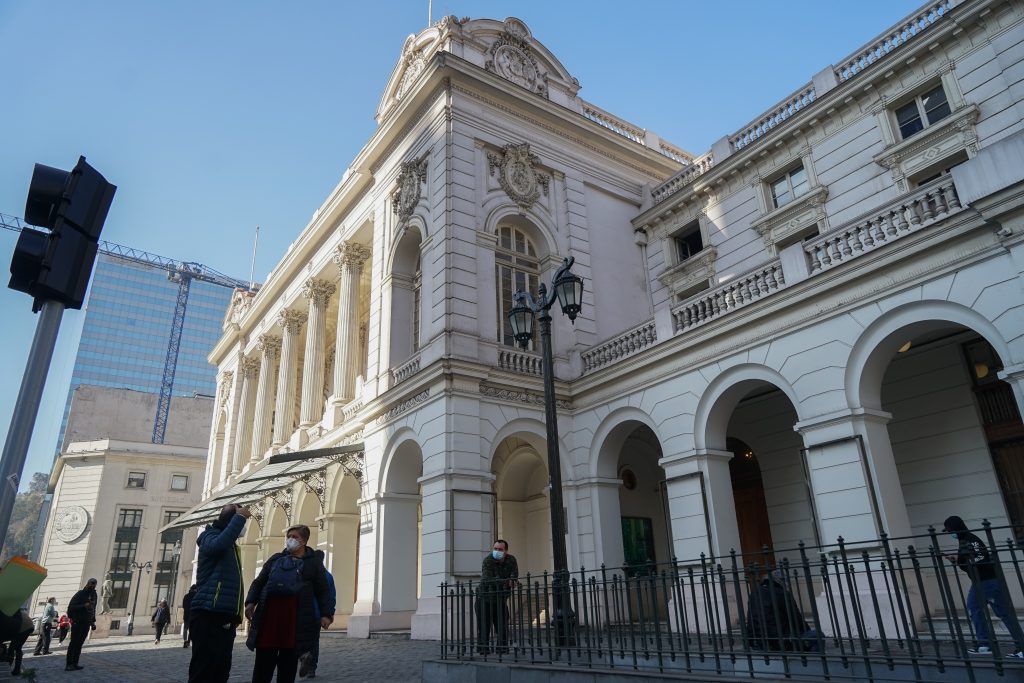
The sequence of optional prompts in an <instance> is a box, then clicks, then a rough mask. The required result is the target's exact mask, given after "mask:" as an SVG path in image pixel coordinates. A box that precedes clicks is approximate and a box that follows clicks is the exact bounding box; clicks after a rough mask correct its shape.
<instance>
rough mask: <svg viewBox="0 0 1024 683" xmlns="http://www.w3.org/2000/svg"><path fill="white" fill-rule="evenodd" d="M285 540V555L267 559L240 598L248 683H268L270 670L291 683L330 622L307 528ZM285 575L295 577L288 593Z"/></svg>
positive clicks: (319, 557) (320, 561)
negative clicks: (250, 656)
mask: <svg viewBox="0 0 1024 683" xmlns="http://www.w3.org/2000/svg"><path fill="white" fill-rule="evenodd" d="M285 535H286V537H287V544H286V548H285V551H284V552H281V553H275V554H274V555H271V556H270V558H269V559H268V560H267V561H266V562H265V563H264V564H263V567H262V569H260V573H259V576H257V577H256V579H255V580H254V581H253V582H252V584H251V585H250V586H249V592H248V594H246V596H245V616H246V618H247V619H249V620H250V621H251V622H252V625H251V626H250V628H249V636H248V638H246V641H245V645H246V647H248V648H249V649H250V650H254V651H255V652H256V661H255V663H254V665H253V671H252V683H270V681H271V680H272V679H273V677H274V670H275V669H277V682H278V683H294V681H295V674H296V673H297V671H298V664H299V657H300V655H302V654H304V653H306V652H310V651H311V650H312V649H313V646H314V644H315V641H316V640H317V639H318V638H319V637H320V632H319V629H322V628H324V629H325V628H327V627H329V626H330V625H331V623H332V622H333V621H334V607H333V605H332V604H331V602H330V589H329V587H328V584H327V569H326V568H325V567H324V556H323V553H318V552H316V551H314V550H313V549H312V548H310V547H308V546H307V545H306V544H307V543H308V542H309V527H308V526H305V525H297V526H293V527H290V528H289V529H288V530H287V532H286V534H285ZM296 567H297V569H296ZM286 571H287V572H291V571H297V573H298V576H297V578H296V581H295V582H294V589H295V590H294V591H292V590H291V588H292V586H293V584H292V582H291V581H290V580H288V579H286V578H285V577H284V574H285V572H286ZM314 601H315V602H316V604H317V607H316V608H314V607H313V603H314ZM318 613H319V615H320V616H319V618H317V614H318Z"/></svg>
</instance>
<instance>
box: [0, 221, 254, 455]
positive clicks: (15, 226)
mask: <svg viewBox="0 0 1024 683" xmlns="http://www.w3.org/2000/svg"><path fill="white" fill-rule="evenodd" d="M28 227H29V226H28V225H26V224H25V222H24V221H23V220H21V219H20V218H18V217H17V216H10V215H8V214H5V213H0V228H4V229H5V230H10V231H12V232H19V233H20V232H21V231H22V230H24V229H26V228H28ZM98 251H99V253H101V254H107V255H110V256H115V257H117V258H119V259H122V260H125V261H132V262H134V263H140V264H143V265H146V266H157V267H158V268H163V269H164V270H166V271H167V279H168V280H170V281H171V282H174V283H176V284H177V285H178V296H177V300H176V301H175V304H174V316H173V318H172V319H171V333H170V336H169V337H168V341H167V356H166V358H165V359H164V370H163V378H162V380H161V383H160V399H159V400H158V401H157V405H156V416H155V418H154V420H153V438H152V441H153V443H163V442H164V436H165V434H166V432H167V416H168V415H169V414H170V410H171V394H172V392H173V390H174V375H175V372H176V371H177V367H178V349H179V348H180V346H181V333H182V330H183V329H184V327H185V311H186V310H187V309H188V295H189V291H190V289H191V287H192V281H193V280H199V281H200V282H209V283H210V284H213V285H218V286H220V287H229V288H231V289H244V290H246V291H256V289H257V288H258V287H257V286H256V285H255V284H253V283H251V282H244V281H242V280H237V279H235V278H233V277H230V276H228V275H225V274H223V273H219V272H217V271H216V270H214V269H213V268H210V267H209V266H204V265H203V264H201V263H195V262H193V261H178V260H175V259H169V258H167V257H164V256H158V255H156V254H151V253H149V252H147V251H142V250H140V249H133V248H131V247H126V246H124V245H123V244H115V243H113V242H105V241H101V242H100V243H99V248H98Z"/></svg>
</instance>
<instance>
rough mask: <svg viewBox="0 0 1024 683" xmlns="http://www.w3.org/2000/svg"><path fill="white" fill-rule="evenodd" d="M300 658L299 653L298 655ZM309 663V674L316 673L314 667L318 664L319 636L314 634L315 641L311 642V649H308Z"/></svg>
mask: <svg viewBox="0 0 1024 683" xmlns="http://www.w3.org/2000/svg"><path fill="white" fill-rule="evenodd" d="M300 656H301V653H300ZM307 659H308V661H309V664H308V665H307V666H308V669H309V671H311V672H314V673H315V672H316V665H317V664H319V663H320V634H319V633H317V634H316V640H314V641H313V647H311V648H309V657H308V658H307Z"/></svg>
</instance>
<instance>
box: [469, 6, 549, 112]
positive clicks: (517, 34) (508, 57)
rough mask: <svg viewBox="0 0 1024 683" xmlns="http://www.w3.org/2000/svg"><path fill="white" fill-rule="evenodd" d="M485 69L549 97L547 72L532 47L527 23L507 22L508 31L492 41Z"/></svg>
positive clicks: (506, 29) (511, 20)
mask: <svg viewBox="0 0 1024 683" xmlns="http://www.w3.org/2000/svg"><path fill="white" fill-rule="evenodd" d="M484 68H485V69H487V70H488V71H490V72H491V73H496V74H498V75H499V76H501V77H502V78H504V79H506V80H508V81H511V82H513V83H515V84H516V85H518V86H520V87H523V88H526V89H527V90H529V91H530V92H535V93H537V94H538V95H543V96H545V97H547V93H548V86H547V82H546V80H547V79H546V75H545V74H542V73H541V71H540V67H539V66H538V65H537V60H536V59H534V57H533V54H532V53H531V50H530V42H529V33H528V32H527V29H526V26H524V25H523V24H522V23H521V22H519V21H517V20H515V19H507V20H506V21H505V30H504V31H503V32H502V34H501V35H500V36H499V37H498V39H497V40H496V41H494V43H492V44H491V49H490V58H489V59H488V60H487V61H486V62H485V63H484Z"/></svg>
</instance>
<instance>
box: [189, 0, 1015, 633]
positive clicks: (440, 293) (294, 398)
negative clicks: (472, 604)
mask: <svg viewBox="0 0 1024 683" xmlns="http://www.w3.org/2000/svg"><path fill="white" fill-rule="evenodd" d="M879 28H880V29H883V28H884V30H883V31H882V32H881V33H880V34H879V35H878V36H876V37H874V38H870V40H867V42H866V43H865V45H864V46H863V48H861V49H859V50H857V51H856V52H854V53H853V54H851V55H848V56H846V57H842V56H841V55H836V57H837V61H835V63H834V64H831V65H822V69H821V70H820V71H819V72H818V73H816V74H808V81H807V83H805V84H804V85H803V86H802V87H801V88H799V89H798V90H797V91H795V92H793V93H791V94H787V95H785V97H782V98H781V99H780V101H779V103H778V104H777V105H776V106H773V107H771V108H770V109H769V110H768V111H765V112H763V113H761V114H757V115H756V116H754V117H753V119H752V120H751V121H750V123H749V125H746V126H744V127H743V128H741V129H740V130H738V131H734V132H731V133H729V132H725V131H724V132H725V133H727V134H725V135H724V136H723V137H722V138H721V139H720V140H719V141H718V142H716V143H715V144H714V145H713V146H712V148H711V149H710V150H707V151H705V152H704V153H702V154H697V155H695V154H690V153H688V152H686V151H684V150H682V149H680V148H679V147H676V146H674V145H672V144H670V143H668V142H667V141H665V140H662V139H660V138H659V137H658V136H657V135H656V134H654V133H653V132H652V131H648V130H645V129H644V128H642V127H641V126H639V125H636V124H633V123H630V122H628V121H625V120H623V119H621V118H619V117H617V116H615V115H613V114H611V113H609V112H606V111H604V110H602V109H601V108H600V107H598V106H596V105H594V104H592V103H590V102H588V101H586V100H584V99H583V98H581V97H580V95H579V92H580V90H581V84H580V83H579V82H578V81H577V80H576V79H575V78H574V77H573V75H572V73H571V71H570V69H569V68H567V66H566V65H563V64H562V63H561V62H560V61H559V60H558V58H557V57H556V56H555V52H556V50H557V36H547V37H545V38H546V39H547V40H550V41H553V42H552V43H550V44H547V45H546V44H544V43H542V42H541V41H540V40H538V39H537V38H536V37H534V36H533V35H532V34H531V32H530V30H529V29H528V28H527V26H526V24H524V23H523V22H522V21H520V20H518V19H515V18H508V19H505V20H504V21H498V20H490V19H479V20H457V19H455V18H454V17H447V18H445V19H443V20H441V21H440V22H438V23H437V24H435V25H433V26H431V27H429V28H427V29H425V30H424V31H422V32H420V33H419V34H417V35H414V36H409V37H408V39H407V40H406V41H405V43H404V46H403V47H402V50H401V53H400V55H398V60H397V64H396V67H395V69H394V72H393V73H392V75H391V77H390V79H389V80H388V82H387V84H386V86H385V87H384V94H383V96H382V98H381V101H380V106H379V109H378V111H377V114H376V117H377V122H378V128H377V130H376V132H375V133H374V134H373V135H372V136H371V138H370V139H369V140H368V141H367V143H366V145H365V146H364V148H363V149H362V151H361V152H360V153H359V155H358V156H357V158H356V159H355V160H354V161H353V162H352V163H351V165H350V167H349V169H348V171H347V172H346V173H345V175H344V177H343V178H342V180H341V182H340V183H339V184H338V186H337V187H336V188H335V190H334V191H333V192H332V193H331V194H330V195H329V196H328V197H327V198H326V199H325V201H324V203H323V205H322V206H321V207H320V209H319V210H318V211H317V212H316V213H315V214H314V216H313V218H312V219H311V221H310V222H309V224H308V225H306V226H304V227H300V226H296V238H295V241H294V243H293V244H292V245H291V247H290V248H289V250H288V252H287V253H285V254H283V255H282V257H281V261H280V262H279V264H278V265H277V267H276V268H275V269H274V271H273V272H272V273H271V274H270V276H269V278H268V280H267V282H266V283H265V285H264V286H263V288H262V289H261V290H260V292H259V293H258V294H257V295H255V296H254V297H253V296H250V295H246V294H238V295H236V298H235V300H234V302H233V304H232V307H231V309H230V311H229V313H228V316H227V318H226V320H225V326H224V336H223V337H222V338H221V340H220V341H219V342H218V344H217V346H216V347H215V349H214V350H213V352H212V354H211V356H210V359H211V361H212V362H213V363H215V364H216V365H217V366H218V369H219V379H220V382H219V390H218V394H217V399H216V401H217V402H216V406H215V411H214V415H213V422H212V424H213V432H212V434H211V439H210V444H209V449H208V455H207V463H208V466H207V475H206V480H205V482H204V484H203V495H204V497H205V500H204V502H203V504H202V505H200V506H199V507H197V508H196V510H195V511H193V512H192V513H191V514H189V515H188V516H187V517H184V518H183V520H182V522H181V523H182V525H183V526H188V525H198V524H201V523H203V522H204V521H205V520H208V519H210V517H211V516H212V515H214V514H215V513H216V510H217V509H218V508H219V507H220V505H222V504H223V503H224V502H227V501H237V502H244V503H248V504H250V505H252V506H253V507H254V509H255V510H256V514H255V516H254V522H253V523H251V524H249V525H248V527H247V532H246V535H245V537H244V539H243V541H242V543H243V546H242V547H243V561H244V565H245V570H246V573H247V574H248V575H249V576H252V575H254V574H255V572H256V571H257V569H258V567H259V566H260V564H261V562H262V561H263V559H264V558H266V557H267V556H269V554H270V553H273V552H275V551H277V550H278V549H279V548H280V546H281V545H282V542H283V534H284V530H285V528H286V527H287V526H288V525H289V524H290V523H295V522H303V523H306V524H309V525H310V526H312V527H313V528H314V537H313V540H312V542H313V543H314V544H315V545H317V546H318V547H320V548H323V549H324V550H325V551H326V552H327V556H328V564H329V567H330V568H331V570H332V571H333V573H334V575H335V577H336V580H337V584H338V606H339V615H341V616H342V618H341V619H339V620H338V623H339V624H347V626H348V629H349V634H350V635H355V636H365V635H367V634H368V633H370V632H372V631H374V630H378V629H387V628H411V629H412V633H413V636H414V637H426V638H429V637H438V635H439V627H440V599H439V590H440V589H439V586H440V585H441V584H442V582H445V581H451V580H454V579H461V578H472V577H475V576H477V575H478V574H479V571H480V559H481V556H482V554H483V553H484V552H485V551H486V550H487V549H488V548H489V547H490V544H491V539H492V538H493V537H494V536H496V535H497V536H502V537H504V538H507V539H508V540H509V541H510V542H511V549H512V552H513V553H514V554H516V555H517V557H518V558H519V566H520V569H521V570H522V571H523V572H524V573H525V572H526V571H531V572H539V571H542V570H544V569H550V568H551V567H552V557H551V542H550V540H551V536H550V535H551V533H552V526H551V523H550V517H549V504H548V481H549V479H548V472H547V448H546V443H545V428H544V410H543V404H544V399H543V389H542V387H543V383H542V377H541V358H540V355H539V353H538V352H537V345H536V342H534V343H533V344H532V345H531V346H530V348H527V349H526V350H523V349H520V348H518V347H517V346H515V345H514V343H513V340H512V338H511V328H510V326H509V324H508V322H507V319H506V316H507V314H508V312H509V309H510V307H511V306H512V295H513V292H514V291H515V290H516V289H520V288H522V289H529V290H531V291H532V292H534V293H536V291H537V288H538V285H539V283H541V282H545V283H546V282H549V281H550V279H551V276H552V275H553V273H554V272H555V270H556V269H557V268H558V266H559V265H560V264H561V263H562V260H563V258H566V257H569V256H572V257H574V258H575V266H574V268H573V270H574V272H575V273H576V274H578V275H581V276H583V277H584V278H585V294H584V302H583V309H582V312H581V313H580V315H579V317H578V318H577V320H576V322H575V325H571V324H570V323H569V321H568V320H567V319H566V318H565V317H564V316H562V315H560V314H558V313H556V314H555V316H554V323H553V326H554V332H553V338H554V372H553V375H554V379H555V394H556V401H557V414H558V420H559V427H560V432H559V441H560V448H561V478H562V481H563V488H564V507H565V512H566V517H567V524H566V529H565V530H564V532H565V539H566V545H567V548H568V557H569V565H570V568H572V569H578V568H580V567H587V568H595V567H598V566H600V565H601V564H606V565H609V566H611V567H618V566H621V565H622V564H623V563H627V562H628V563H632V562H648V561H655V562H666V561H671V560H672V559H673V558H676V559H677V560H678V562H679V563H681V564H680V565H679V566H684V567H685V566H686V564H687V563H694V562H697V561H698V560H697V558H699V557H700V555H701V554H702V553H705V554H708V553H710V554H714V555H715V556H719V557H720V556H722V555H723V554H727V553H728V552H729V551H730V550H731V549H736V550H737V551H746V552H748V553H756V552H760V549H761V548H762V546H763V545H764V544H768V545H769V546H771V547H773V548H775V549H776V557H783V556H785V554H786V553H787V552H791V551H792V549H793V548H794V547H795V546H796V544H797V543H799V542H804V543H807V544H810V545H812V546H813V545H816V544H823V543H832V542H834V541H835V539H836V538H837V537H838V536H843V537H844V538H845V539H846V540H847V541H849V542H860V543H862V544H866V546H865V547H872V546H871V544H872V543H877V539H878V538H879V536H880V534H882V533H887V534H889V535H890V536H891V537H900V538H903V537H906V536H908V535H910V534H915V533H921V532H923V531H924V530H926V529H927V528H928V526H929V525H932V524H941V522H942V520H943V518H944V517H945V516H946V515H948V514H952V513H958V514H960V515H961V516H963V517H964V518H965V519H966V520H968V522H969V523H970V524H972V525H976V524H978V523H980V521H981V520H982V519H986V518H987V519H988V520H990V521H991V522H992V523H994V524H996V525H1007V524H1009V525H1016V526H1017V527H1020V526H1024V497H1022V493H1021V490H1020V488H1019V487H1018V486H1016V484H1015V482H1017V481H1021V480H1022V473H1024V447H1022V445H1021V444H1022V443H1024V425H1022V423H1021V419H1020V409H1021V406H1024V164H1021V162H1020V160H1021V159H1022V158H1024V4H1021V3H1019V2H1004V1H1002V0H967V1H962V2H956V1H955V0H938V1H936V2H930V3H929V4H927V5H925V6H923V7H922V8H921V10H920V11H918V12H916V13H914V14H913V15H911V16H910V17H908V18H907V19H906V20H904V21H902V22H900V23H898V24H896V25H894V26H892V27H889V28H885V27H881V26H880V27H879ZM865 38H868V37H867V36H865ZM624 54H627V55H628V49H627V50H625V51H624ZM840 57H841V58H840ZM648 66H651V65H643V64H637V65H635V67H636V68H645V67H648ZM780 95H781V94H780ZM709 104H710V103H707V102H706V101H705V102H704V103H703V105H702V106H704V105H709ZM751 113H754V112H751ZM556 310H557V309H556ZM559 531H562V530H559Z"/></svg>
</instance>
